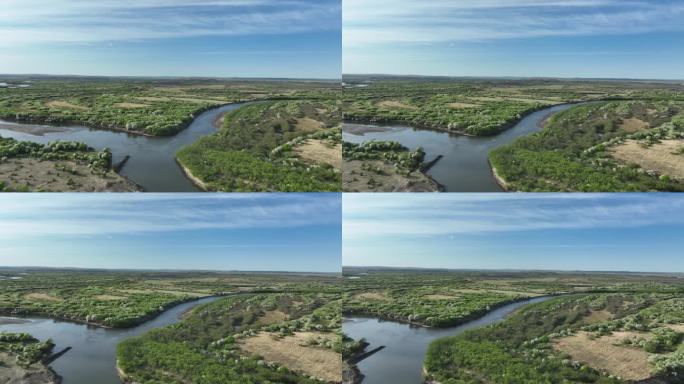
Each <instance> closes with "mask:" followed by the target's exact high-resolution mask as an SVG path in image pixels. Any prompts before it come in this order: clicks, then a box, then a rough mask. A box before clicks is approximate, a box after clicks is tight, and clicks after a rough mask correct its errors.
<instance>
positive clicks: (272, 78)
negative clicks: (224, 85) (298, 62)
mask: <svg viewBox="0 0 684 384" xmlns="http://www.w3.org/2000/svg"><path fill="white" fill-rule="evenodd" d="M1 76H36V77H80V78H84V77H85V78H88V77H91V78H122V79H130V78H134V79H204V80H306V81H325V82H330V81H341V80H342V78H341V77H340V78H332V77H328V78H325V77H321V78H316V77H265V76H256V77H247V76H199V75H192V76H183V75H168V76H145V75H74V74H49V73H0V77H1Z"/></svg>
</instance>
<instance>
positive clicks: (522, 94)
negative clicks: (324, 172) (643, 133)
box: [343, 75, 680, 136]
mask: <svg viewBox="0 0 684 384" xmlns="http://www.w3.org/2000/svg"><path fill="white" fill-rule="evenodd" d="M343 80H344V82H345V91H344V109H343V110H344V113H343V119H344V121H347V122H361V123H395V124H406V125H410V126H412V127H415V128H423V129H436V130H441V131H447V132H452V133H459V134H464V135H472V136H489V135H495V134H498V133H501V132H502V131H504V130H506V129H507V128H509V127H511V126H512V125H514V124H515V123H516V122H518V121H519V120H520V119H521V118H522V117H523V116H525V115H527V114H529V113H531V112H533V111H536V110H539V109H543V108H547V107H550V106H552V105H557V104H565V103H576V102H581V101H596V100H606V99H625V98H627V99H630V98H640V97H642V96H643V95H644V93H645V92H647V93H649V94H654V95H655V94H662V92H663V91H662V90H663V86H662V85H652V84H648V83H636V82H634V83H624V82H596V81H594V82H592V81H562V80H541V79H539V80H504V79H465V78H463V79H459V78H436V77H424V78H420V77H411V78H407V77H390V76H360V75H359V76H353V75H345V76H344V77H343ZM672 87H674V88H680V87H679V86H677V85H672ZM665 93H667V92H665Z"/></svg>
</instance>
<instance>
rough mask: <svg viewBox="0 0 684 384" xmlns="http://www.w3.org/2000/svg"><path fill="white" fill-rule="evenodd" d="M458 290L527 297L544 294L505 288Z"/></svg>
mask: <svg viewBox="0 0 684 384" xmlns="http://www.w3.org/2000/svg"><path fill="white" fill-rule="evenodd" d="M457 292H460V293H480V294H482V293H500V294H503V295H512V296H527V297H536V296H542V295H543V294H542V293H537V292H521V291H508V290H504V289H459V290H458V291H457Z"/></svg>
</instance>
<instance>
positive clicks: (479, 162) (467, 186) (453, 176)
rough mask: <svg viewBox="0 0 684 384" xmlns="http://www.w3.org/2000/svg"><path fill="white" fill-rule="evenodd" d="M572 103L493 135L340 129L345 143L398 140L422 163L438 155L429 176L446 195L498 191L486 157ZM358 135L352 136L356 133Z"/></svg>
mask: <svg viewBox="0 0 684 384" xmlns="http://www.w3.org/2000/svg"><path fill="white" fill-rule="evenodd" d="M572 106H573V105H572V104H563V105H556V106H553V107H550V108H546V109H542V110H539V111H536V112H533V113H531V114H529V115H527V116H526V117H524V118H523V119H522V120H520V121H519V122H518V123H517V124H516V125H515V126H513V127H511V128H510V129H507V130H505V131H504V132H502V133H500V134H498V135H496V136H487V137H471V136H463V135H456V134H452V133H447V132H441V131H430V130H424V129H414V128H411V127H407V126H402V125H382V126H378V125H367V124H351V123H345V124H344V125H343V128H342V131H343V132H342V138H343V139H344V141H349V142H352V143H362V142H366V141H370V140H391V141H398V142H399V143H401V144H402V145H404V146H405V147H408V148H409V149H411V150H414V149H416V148H417V147H422V148H423V150H424V151H425V160H426V161H430V160H432V159H434V158H435V157H437V156H439V155H443V156H444V157H443V158H442V159H441V160H439V161H438V162H437V164H435V165H434V166H433V167H432V168H431V169H430V170H429V171H428V174H429V175H430V176H432V178H434V179H435V180H437V181H438V182H439V183H440V184H442V185H444V187H445V190H446V191H447V192H501V191H502V189H501V187H500V186H499V185H498V184H497V183H496V181H495V180H494V177H493V176H492V172H491V169H490V167H489V161H488V158H487V155H488V153H489V151H491V150H492V149H494V148H497V147H500V146H502V145H504V144H508V143H510V142H512V141H513V140H515V139H516V138H518V137H520V136H525V135H528V134H530V133H533V132H536V131H538V130H540V129H541V128H542V127H541V123H542V121H543V120H544V119H545V118H546V117H548V116H549V114H553V113H556V112H560V111H563V110H566V109H568V108H570V107H572ZM359 131H361V133H352V132H359Z"/></svg>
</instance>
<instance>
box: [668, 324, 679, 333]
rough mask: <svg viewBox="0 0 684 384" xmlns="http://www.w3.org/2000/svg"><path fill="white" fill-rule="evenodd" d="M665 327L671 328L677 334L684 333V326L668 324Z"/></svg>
mask: <svg viewBox="0 0 684 384" xmlns="http://www.w3.org/2000/svg"><path fill="white" fill-rule="evenodd" d="M664 327H667V328H670V329H671V330H673V331H675V332H682V333H684V324H666V325H664Z"/></svg>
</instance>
